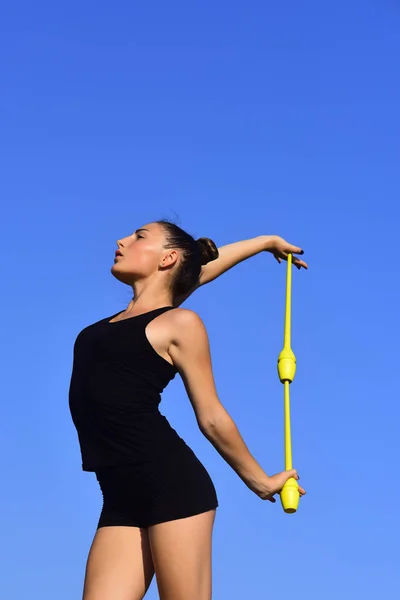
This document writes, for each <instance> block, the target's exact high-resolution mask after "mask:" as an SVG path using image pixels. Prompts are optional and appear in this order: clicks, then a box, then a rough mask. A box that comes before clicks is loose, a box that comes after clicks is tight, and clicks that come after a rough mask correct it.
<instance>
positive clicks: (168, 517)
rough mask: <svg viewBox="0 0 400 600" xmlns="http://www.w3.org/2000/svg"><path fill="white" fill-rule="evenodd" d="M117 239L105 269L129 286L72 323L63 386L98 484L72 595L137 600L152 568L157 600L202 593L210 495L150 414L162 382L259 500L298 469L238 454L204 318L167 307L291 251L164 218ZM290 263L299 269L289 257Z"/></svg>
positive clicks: (178, 441) (274, 240)
mask: <svg viewBox="0 0 400 600" xmlns="http://www.w3.org/2000/svg"><path fill="white" fill-rule="evenodd" d="M117 245H118V249H117V251H116V257H115V261H114V265H113V266H112V269H111V272H112V274H113V275H114V277H116V278H117V279H118V280H119V281H121V282H122V283H125V284H127V285H130V286H132V289H133V293H134V295H133V299H132V301H131V302H130V304H129V305H128V307H127V309H126V310H125V311H123V312H121V313H119V314H116V315H113V316H111V317H107V318H106V319H102V320H101V321H99V322H97V323H94V324H93V325H90V326H89V327H86V328H85V329H84V330H83V331H81V332H80V334H79V335H78V337H77V339H76V342H75V345H74V365H73V372H72V377H71V385H70V409H71V415H72V418H73V421H74V424H75V426H76V429H77V433H78V437H79V442H80V448H81V453H82V468H83V470H85V471H94V472H95V473H96V477H97V480H98V482H99V485H100V488H101V490H102V493H103V508H102V512H101V515H100V519H99V522H98V527H97V531H96V535H95V537H94V540H93V543H92V546H91V549H90V552H89V557H88V562H87V566H86V576H85V585H84V595H83V598H84V600H139V599H141V598H143V597H144V595H145V594H146V591H147V589H148V587H149V585H150V583H151V581H152V578H153V575H154V573H155V574H156V579H157V586H158V590H159V594H160V600H188V599H190V600H209V599H210V598H211V541H212V530H213V524H214V518H215V513H216V508H217V506H218V499H217V495H216V492H215V488H214V486H213V483H212V481H211V479H210V477H209V475H208V473H207V471H206V470H205V468H204V466H203V465H202V464H201V463H200V461H199V460H198V459H197V457H196V456H195V454H194V453H193V451H192V450H191V449H190V448H189V447H188V446H187V445H186V443H185V442H184V440H183V439H182V438H180V436H179V435H178V434H177V432H176V431H175V430H174V429H173V428H172V427H171V426H170V424H169V423H168V421H167V419H166V418H165V417H164V416H162V415H161V413H160V412H159V410H158V405H159V402H160V394H161V392H162V390H163V389H164V388H165V386H166V385H167V384H168V382H169V381H170V380H171V379H173V377H174V376H175V374H176V373H179V374H180V375H181V377H182V379H183V381H184V384H185V387H186V390H187V393H188V396H189V399H190V401H191V403H192V406H193V409H194V412H195V415H196V419H197V423H198V426H199V428H200V430H201V432H202V433H203V434H204V436H205V437H206V438H207V439H208V440H209V441H210V442H211V443H212V444H213V446H214V447H215V448H216V449H217V451H218V452H219V453H220V454H221V456H222V457H223V458H224V459H225V460H226V461H227V463H228V464H229V465H230V466H231V467H232V468H233V469H234V470H235V471H236V473H237V474H238V476H239V477H240V478H241V479H242V480H243V481H244V483H245V484H246V485H247V486H248V487H249V488H250V489H251V490H252V491H253V492H254V493H256V494H257V495H258V496H259V497H260V498H261V499H263V500H270V501H271V502H275V499H274V494H276V493H277V492H279V491H280V490H281V489H282V487H283V485H284V483H285V482H286V480H287V479H288V478H289V477H295V478H296V479H298V475H297V472H296V471H295V470H292V471H284V472H281V473H278V474H276V475H273V476H268V475H267V474H266V473H265V472H264V471H263V469H262V468H261V467H260V465H259V464H258V463H257V461H256V460H255V459H254V458H253V456H252V455H251V454H250V452H249V451H248V449H247V447H246V445H245V443H244V441H243V439H242V437H241V435H240V433H239V431H238V429H237V428H236V425H235V423H234V421H233V420H232V418H231V417H230V416H229V414H228V413H227V411H226V410H225V408H224V407H223V405H222V404H221V402H220V400H219V398H218V396H217V393H216V389H215V384H214V379H213V373H212V367H211V360H210V352H209V345H208V338H207V333H206V330H205V328H204V325H203V323H202V321H201V319H200V318H199V316H198V315H197V314H196V313H194V312H193V311H191V310H186V309H182V308H179V305H180V304H181V303H182V302H183V300H184V299H185V298H187V297H188V296H189V295H190V294H191V293H192V292H193V291H194V290H195V289H196V288H197V287H198V286H199V285H203V284H205V283H208V282H210V281H212V280H213V279H215V278H216V277H218V276H219V275H221V274H222V273H224V272H225V271H227V270H228V269H230V268H231V267H233V266H234V265H235V264H237V263H239V262H240V261H242V260H244V259H246V258H248V257H250V256H252V255H254V254H256V253H258V252H261V251H263V250H267V251H269V252H271V253H272V254H273V255H274V256H275V258H276V259H277V260H278V261H279V262H281V260H282V259H286V258H287V254H288V253H289V252H290V253H297V254H302V253H303V252H302V250H301V249H300V248H297V247H295V246H292V245H291V244H289V243H287V242H286V241H285V240H283V239H282V238H280V237H278V236H261V237H258V238H255V239H252V240H246V241H242V242H237V243H235V244H229V245H227V246H224V247H222V248H221V249H220V250H219V251H218V249H217V248H216V246H215V244H214V243H213V242H212V241H211V240H209V239H206V238H202V239H200V240H197V241H196V240H194V239H193V238H192V237H191V236H190V235H188V234H187V233H186V232H184V231H183V230H182V229H180V228H179V227H177V226H176V225H174V224H172V223H170V222H168V221H158V222H154V223H150V224H148V225H145V226H144V227H141V228H140V229H138V230H137V231H136V232H135V233H133V234H132V235H129V236H127V237H125V238H123V239H120V240H118V242H117ZM294 264H295V266H297V267H298V268H299V269H300V268H302V267H304V268H307V265H306V263H304V262H303V261H302V260H301V259H299V258H298V257H295V258H294ZM205 265H206V266H205ZM304 493H305V491H304V490H303V488H301V487H300V494H301V495H303V494H304Z"/></svg>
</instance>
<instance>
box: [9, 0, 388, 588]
mask: <svg viewBox="0 0 400 600" xmlns="http://www.w3.org/2000/svg"><path fill="white" fill-rule="evenodd" d="M278 4H279V3H276V2H269V1H268V2H265V1H261V0H249V1H248V2H245V3H244V2H235V1H233V2H228V1H227V0H214V1H213V2H209V1H206V2H192V3H190V2H189V3H188V2H183V1H178V0H171V1H170V2H162V1H160V0H155V1H152V2H140V3H139V2H135V3H132V2H127V1H126V0H125V1H116V2H113V3H109V2H94V1H93V0H88V1H86V2H77V1H76V0H72V1H70V2H68V3H67V2H63V3H54V2H49V1H44V2H39V3H31V2H26V1H24V0H22V1H21V2H17V3H6V4H3V6H2V8H1V13H2V14H1V19H0V23H1V24H0V39H1V47H2V48H1V50H2V51H1V56H2V58H1V60H2V65H1V67H2V68H1V76H0V77H1V105H2V110H1V114H0V119H1V137H0V147H1V166H2V169H1V170H2V175H1V181H0V191H1V203H2V211H1V238H0V239H1V242H0V243H1V249H2V256H3V260H2V277H1V278H2V283H3V291H2V294H1V300H0V302H1V312H2V333H1V355H0V359H1V365H2V376H1V382H0V386H1V387H0V394H1V420H0V423H1V424H0V428H1V435H0V452H1V457H2V461H1V462H2V466H1V478H0V484H1V493H0V524H1V543H0V565H1V577H0V598H1V600H21V598H28V597H29V598H34V599H36V598H37V599H39V598H40V600H53V599H54V598H57V600H73V599H74V600H75V599H79V598H80V597H81V587H82V580H83V571H84V566H85V561H86V556H87V552H88V549H89V546H90V543H91V540H92V536H93V533H94V531H95V526H96V524H97V519H98V516H99V512H100V508H101V497H100V492H99V490H98V487H97V482H96V480H95V478H94V477H93V476H92V475H91V474H87V473H83V472H82V471H81V468H80V455H79V449H78V444H77V437H76V433H75V430H74V428H73V425H72V421H71V419H70V415H69V411H68V399H67V394H68V386H69V377H70V372H71V364H72V346H73V342H74V340H75V337H76V335H77V334H78V332H79V331H80V329H82V328H83V327H84V326H86V325H87V324H89V323H92V322H94V321H96V320H98V319H100V318H103V317H105V316H107V315H111V314H113V313H115V312H118V311H119V310H123V309H124V308H125V306H126V305H127V303H128V302H129V300H130V297H131V295H130V289H129V288H127V287H123V286H122V285H121V284H119V283H118V282H117V281H115V280H114V279H113V278H112V276H111V275H110V268H111V265H112V264H113V256H114V250H115V240H116V239H117V238H118V237H120V236H122V235H126V234H127V233H129V232H130V231H131V230H132V229H133V228H135V227H137V226H139V225H142V224H144V223H146V222H148V221H151V220H153V219H157V218H160V217H164V216H166V217H172V218H175V217H177V218H179V223H180V224H181V225H182V226H184V227H185V228H187V229H188V230H189V231H190V232H192V233H194V234H195V235H197V236H209V237H212V238H214V239H215V241H216V242H217V244H218V245H222V244H224V243H227V242H231V241H235V240H238V239H242V238H247V237H252V236H256V235H259V234H264V233H278V234H280V235H282V236H284V237H286V238H287V239H288V240H290V241H292V242H294V243H296V244H299V245H301V246H303V247H304V249H305V259H306V260H308V261H309V265H310V268H309V271H308V272H301V273H300V272H298V271H294V274H293V275H294V277H293V285H294V291H293V340H292V341H293V349H294V351H295V353H296V355H297V360H298V370H297V375H296V379H295V382H294V384H293V386H292V390H291V395H292V420H293V449H294V464H295V467H296V468H297V469H298V471H299V474H300V476H301V481H302V483H303V485H304V486H305V487H306V489H307V491H308V495H307V497H306V498H305V499H303V500H302V501H301V505H300V508H299V511H298V512H297V514H295V515H293V516H288V515H285V514H284V513H283V511H282V509H281V506H280V503H277V504H276V505H275V506H273V505H271V504H270V503H265V502H262V501H261V500H259V499H258V498H257V497H256V496H255V495H254V494H252V493H251V492H250V491H249V490H248V489H247V488H246V487H245V486H244V484H243V483H242V482H241V480H240V479H239V478H238V477H237V475H236V474H235V473H234V472H233V471H232V470H231V468H230V467H229V466H228V465H227V464H226V463H225V462H224V461H223V460H222V458H220V457H219V455H218V454H217V453H216V451H215V450H214V449H213V448H212V446H211V445H210V444H209V443H208V442H207V441H206V439H205V438H203V437H202V435H201V433H200V432H199V430H198V429H197V426H196V423H195V419H194V415H193V412H192V409H191V407H190V404H189V402H188V400H187V399H186V397H185V393H184V389H183V385H182V384H181V382H180V381H179V379H176V381H174V382H173V383H172V384H171V386H170V387H169V388H168V389H167V391H166V393H165V395H164V398H163V401H162V404H161V410H162V412H163V413H164V414H165V415H166V416H167V417H168V418H169V419H170V421H171V423H172V424H173V426H174V427H175V428H176V429H177V430H178V431H179V433H180V434H181V435H182V437H184V438H185V440H186V441H187V443H189V445H191V446H192V447H193V449H194V450H195V452H196V453H197V454H198V456H199V458H200V459H201V460H202V461H203V462H204V464H205V465H206V467H207V469H208V470H209V472H210V474H211V476H212V477H213V480H214V482H215V485H216V488H217V491H218V495H219V499H220V508H219V511H218V516H217V521H216V527H215V537H214V555H213V561H214V598H215V600H225V599H226V598H229V599H230V600H242V599H243V598H251V599H254V600H256V599H257V600H259V599H261V598H269V597H271V598H272V597H276V596H278V597H279V598H283V599H286V598H290V599H293V598H297V599H300V600H303V599H304V600H305V599H307V600H321V599H322V598H323V599H324V600H337V598H341V599H342V600H354V599H358V598H363V599H364V600H370V599H374V600H375V599H376V598H384V597H394V596H393V594H394V592H395V591H396V590H397V591H398V589H399V584H400V575H399V569H398V557H399V553H400V544H399V525H400V521H399V513H398V504H399V497H400V486H399V475H398V471H397V467H398V460H397V459H398V452H399V444H398V427H399V425H398V423H399V418H400V412H399V404H398V401H399V393H398V387H397V385H396V378H397V376H398V375H399V366H398V365H399V361H398V337H399V324H398V309H399V289H400V288H399V281H398V274H399V258H398V257H399V241H398V230H399V223H400V208H399V197H400V196H399V192H400V180H399V159H400V151H399V150H400V146H399V139H400V138H399V133H400V127H399V125H400V118H399V106H400V83H399V58H400V35H399V34H400V9H399V6H398V3H397V2H394V1H393V0H384V1H379V2H378V1H377V0H375V1H371V0H363V1H361V0H358V1H356V0H347V1H346V2H344V1H337V0H336V1H335V2H333V1H328V2H317V0H306V1H304V2H301V3H299V2H295V1H294V0H289V1H288V2H285V3H281V4H280V5H279V6H278ZM284 281H285V267H284V266H279V265H278V264H277V263H276V262H275V261H274V260H273V258H272V257H271V256H270V255H268V254H263V255H259V256H256V257H254V258H252V259H251V260H249V261H247V262H245V263H243V264H242V265H240V266H238V267H237V268H235V269H233V270H232V271H231V272H229V273H228V274H226V275H224V276H223V277H222V278H221V279H219V280H218V281H217V282H215V283H213V284H211V285H209V286H207V287H205V288H203V289H201V290H199V291H198V292H197V293H196V294H195V295H194V296H193V297H192V298H191V299H190V300H189V301H188V302H187V304H186V306H187V307H189V308H192V309H193V310H196V311H198V312H199V314H200V315H201V317H202V318H203V319H204V321H205V323H206V325H207V328H208V331H209V336H210V340H211V345H212V352H213V362H214V368H215V377H216V381H217V386H218V390H219V394H220V397H221V400H222V401H223V403H224V404H225V406H226V407H227V409H228V410H229V411H230V413H231V415H232V416H233V417H234V419H235V420H236V422H237V424H238V426H239V429H240V431H241V433H242V435H243V436H244V438H245V440H246V442H247V443H248V445H249V447H250V449H251V451H252V452H253V454H254V455H255V456H256V458H257V459H258V460H259V461H260V462H261V464H262V465H263V466H264V468H265V469H266V471H267V472H269V473H272V472H277V471H280V470H281V469H282V468H283V438H282V404H283V403H282V393H283V392H282V386H281V384H280V383H279V380H278V378H277V373H276V359H277V356H278V353H279V351H280V349H281V347H282V329H283V302H284ZM148 597H149V599H150V600H152V599H153V600H154V599H156V598H157V597H158V595H157V590H156V586H155V584H154V583H153V585H152V588H151V591H150V592H149V594H148Z"/></svg>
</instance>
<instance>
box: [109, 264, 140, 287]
mask: <svg viewBox="0 0 400 600" xmlns="http://www.w3.org/2000/svg"><path fill="white" fill-rule="evenodd" d="M110 270H111V274H112V275H113V276H114V277H115V279H118V281H120V282H121V283H126V284H127V285H133V284H134V282H135V274H134V273H131V272H126V271H124V270H123V269H121V268H120V266H119V264H118V262H116V263H114V264H113V265H112V267H111V269H110Z"/></svg>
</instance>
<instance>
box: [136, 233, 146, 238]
mask: <svg viewBox="0 0 400 600" xmlns="http://www.w3.org/2000/svg"><path fill="white" fill-rule="evenodd" d="M136 236H137V237H138V238H143V237H144V235H140V233H137V234H136Z"/></svg>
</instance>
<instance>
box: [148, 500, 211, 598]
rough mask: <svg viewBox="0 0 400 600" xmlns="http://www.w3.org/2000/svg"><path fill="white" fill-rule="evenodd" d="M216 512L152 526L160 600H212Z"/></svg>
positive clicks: (150, 534) (152, 541) (153, 551)
mask: <svg viewBox="0 0 400 600" xmlns="http://www.w3.org/2000/svg"><path fill="white" fill-rule="evenodd" d="M214 519H215V510H211V511H208V512H205V513H202V514H200V515H196V516H194V517H188V518H185V519H177V520H175V521H168V522H166V523H160V524H159V525H153V526H152V527H149V540H150V547H151V552H152V556H153V563H154V567H155V571H156V578H157V586H158V591H159V594H160V600H188V599H189V598H190V600H210V599H211V587H212V584H211V551H212V530H213V525H214Z"/></svg>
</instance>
